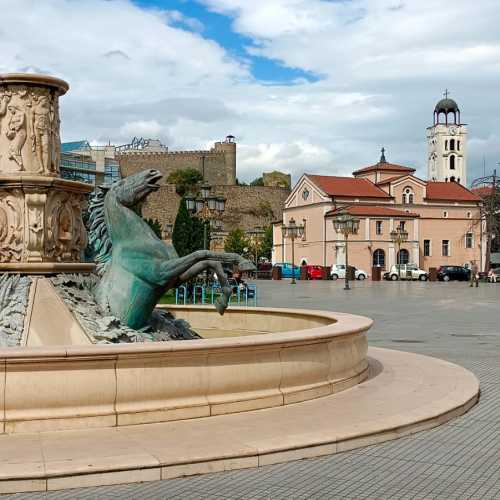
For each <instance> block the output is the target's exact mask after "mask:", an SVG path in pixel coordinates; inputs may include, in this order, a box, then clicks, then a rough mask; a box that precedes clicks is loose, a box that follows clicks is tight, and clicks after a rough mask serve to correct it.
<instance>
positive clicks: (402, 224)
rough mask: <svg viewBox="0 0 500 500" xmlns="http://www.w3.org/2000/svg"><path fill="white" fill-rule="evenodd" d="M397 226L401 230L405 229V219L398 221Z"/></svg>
mask: <svg viewBox="0 0 500 500" xmlns="http://www.w3.org/2000/svg"><path fill="white" fill-rule="evenodd" d="M399 227H400V228H401V231H404V230H405V221H404V220H400V221H399Z"/></svg>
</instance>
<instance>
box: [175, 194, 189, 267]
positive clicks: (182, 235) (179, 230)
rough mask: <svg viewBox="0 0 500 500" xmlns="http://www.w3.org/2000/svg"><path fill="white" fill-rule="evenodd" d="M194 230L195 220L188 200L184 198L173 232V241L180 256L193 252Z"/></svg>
mask: <svg viewBox="0 0 500 500" xmlns="http://www.w3.org/2000/svg"><path fill="white" fill-rule="evenodd" d="M192 230H193V220H192V218H191V216H190V215H189V212H188V210H187V207H186V200H185V199H184V198H182V200H181V203H180V205H179V210H178V211H177V216H176V217H175V222H174V229H173V232H172V243H173V245H174V247H175V250H176V251H177V253H178V254H179V256H180V257H183V256H184V255H187V254H188V253H191V252H190V250H191V234H192Z"/></svg>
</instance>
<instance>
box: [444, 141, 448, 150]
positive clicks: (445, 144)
mask: <svg viewBox="0 0 500 500" xmlns="http://www.w3.org/2000/svg"><path fill="white" fill-rule="evenodd" d="M444 149H445V150H446V151H448V141H444Z"/></svg>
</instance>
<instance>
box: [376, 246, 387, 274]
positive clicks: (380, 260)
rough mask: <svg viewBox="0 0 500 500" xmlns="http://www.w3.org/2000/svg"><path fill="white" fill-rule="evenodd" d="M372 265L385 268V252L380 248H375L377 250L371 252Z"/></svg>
mask: <svg viewBox="0 0 500 500" xmlns="http://www.w3.org/2000/svg"><path fill="white" fill-rule="evenodd" d="M373 265H374V266H375V267H383V268H384V269H385V252H384V251H383V250H382V249H381V248H377V250H375V252H373Z"/></svg>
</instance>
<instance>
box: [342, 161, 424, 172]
mask: <svg viewBox="0 0 500 500" xmlns="http://www.w3.org/2000/svg"><path fill="white" fill-rule="evenodd" d="M375 171H378V172H403V173H410V172H415V169H414V168H411V167H405V166H404V165H396V164H395V163H387V162H380V161H379V162H378V163H376V164H375V165H370V166H369V167H364V168H360V169H359V170H355V171H354V172H353V173H352V175H356V174H364V173H365V172H375Z"/></svg>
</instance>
